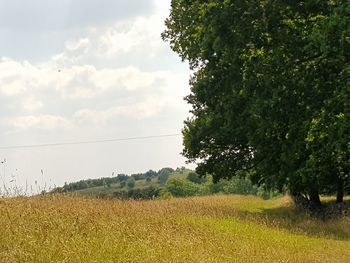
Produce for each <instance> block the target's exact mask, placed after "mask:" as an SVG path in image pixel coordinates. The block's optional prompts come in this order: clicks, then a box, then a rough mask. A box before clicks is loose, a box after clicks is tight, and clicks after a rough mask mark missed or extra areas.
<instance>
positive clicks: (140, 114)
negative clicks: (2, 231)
mask: <svg viewBox="0 0 350 263" xmlns="http://www.w3.org/2000/svg"><path fill="white" fill-rule="evenodd" d="M169 10H170V0H53V1H47V0H32V1H23V0H11V1H9V0H0V147H6V146H17V145H33V144H50V143H60V142H76V141H93V140H105V139H119V138H129V137H142V136H154V135H162V134H178V133H181V129H182V128H183V121H184V120H185V119H186V118H187V117H188V116H189V106H188V105H187V104H186V102H185V101H184V100H183V98H184V97H185V96H186V95H187V94H189V92H190V90H189V85H188V80H189V76H190V71H189V67H188V64H187V63H185V62H182V61H181V59H180V58H179V57H178V56H177V55H176V54H175V53H174V52H173V51H171V49H170V48H169V45H168V43H165V42H163V41H162V39H161V37H160V34H161V32H162V31H163V30H164V28H165V26H164V19H165V18H166V17H167V16H168V15H169ZM181 151H182V139H181V136H177V137H165V138H154V139H148V140H132V141H119V142H108V143H101V144H86V145H70V146H56V147H42V148H26V149H0V161H2V162H3V161H4V160H6V162H3V163H0V180H1V181H0V185H4V184H5V185H6V187H7V188H11V187H13V186H20V187H24V186H25V185H29V186H32V187H33V186H34V187H38V185H40V187H44V185H45V184H46V185H47V187H48V186H54V185H57V186H59V185H62V184H64V182H73V181H77V180H81V179H87V178H100V177H109V176H112V173H113V172H114V173H127V174H131V173H138V172H145V171H147V170H149V169H153V170H158V169H160V168H162V167H174V168H176V167H180V166H186V163H185V161H186V160H185V158H184V157H182V156H181V154H180V153H181ZM35 181H36V182H37V183H35Z"/></svg>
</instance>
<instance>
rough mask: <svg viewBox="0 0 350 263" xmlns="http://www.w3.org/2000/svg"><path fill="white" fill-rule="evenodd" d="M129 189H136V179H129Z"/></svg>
mask: <svg viewBox="0 0 350 263" xmlns="http://www.w3.org/2000/svg"><path fill="white" fill-rule="evenodd" d="M127 185H128V188H130V189H131V188H134V187H135V179H134V178H132V177H131V178H129V179H128V181H127Z"/></svg>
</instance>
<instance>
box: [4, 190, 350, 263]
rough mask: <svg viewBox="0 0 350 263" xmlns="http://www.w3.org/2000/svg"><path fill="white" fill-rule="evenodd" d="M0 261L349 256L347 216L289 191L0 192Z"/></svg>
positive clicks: (327, 258)
mask: <svg viewBox="0 0 350 263" xmlns="http://www.w3.org/2000/svg"><path fill="white" fill-rule="evenodd" d="M0 225H1V228H0V261H1V262H350V220H349V219H340V220H335V221H328V222H322V221H318V220H315V219H311V218H309V217H307V216H304V215H298V214H296V213H295V212H294V209H293V206H292V204H291V202H290V200H289V199H288V198H287V197H284V198H280V199H276V200H270V201H263V200H260V199H258V198H255V197H242V196H211V197H195V198H188V199H170V200H154V201H118V200H98V199H88V198H83V197H73V196H62V195H61V196H60V195H57V196H40V197H31V198H15V199H0Z"/></svg>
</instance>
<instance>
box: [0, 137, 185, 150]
mask: <svg viewBox="0 0 350 263" xmlns="http://www.w3.org/2000/svg"><path fill="white" fill-rule="evenodd" d="M181 135H182V134H180V133H175V134H162V135H152V136H143V137H129V138H118V139H105V140H94V141H75V142H61V143H47V144H31V145H15V146H0V150H13V149H30V148H44V147H56V146H69V145H82V144H97V143H106V142H121V141H135V140H148V139H158V138H167V137H177V136H181Z"/></svg>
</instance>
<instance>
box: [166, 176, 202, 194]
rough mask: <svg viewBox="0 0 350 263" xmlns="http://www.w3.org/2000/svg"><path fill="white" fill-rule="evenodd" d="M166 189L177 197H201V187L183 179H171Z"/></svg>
mask: <svg viewBox="0 0 350 263" xmlns="http://www.w3.org/2000/svg"><path fill="white" fill-rule="evenodd" d="M165 189H166V190H167V191H168V192H169V193H171V194H172V195H173V196H175V197H186V196H194V195H200V193H201V187H200V186H199V185H197V184H194V183H192V182H189V181H187V180H184V179H181V178H170V179H169V180H168V181H167V182H166V184H165Z"/></svg>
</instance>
